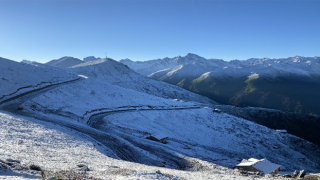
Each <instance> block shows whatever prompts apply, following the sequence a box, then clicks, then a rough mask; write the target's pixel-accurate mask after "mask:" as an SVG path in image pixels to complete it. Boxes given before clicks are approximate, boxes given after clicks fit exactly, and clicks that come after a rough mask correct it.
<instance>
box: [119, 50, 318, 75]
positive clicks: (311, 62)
mask: <svg viewBox="0 0 320 180" xmlns="http://www.w3.org/2000/svg"><path fill="white" fill-rule="evenodd" d="M120 62H122V63H124V64H126V65H128V66H129V67H130V68H132V69H133V70H135V71H137V72H139V73H141V74H143V75H146V76H148V75H150V74H152V73H154V72H157V71H161V70H164V69H172V70H173V69H174V68H176V67H178V66H180V65H187V64H192V65H193V66H199V67H201V69H202V70H201V71H202V73H204V72H208V71H213V72H216V73H217V74H219V73H223V74H229V75H233V73H234V71H233V70H236V71H237V74H239V75H241V74H245V75H246V76H247V75H248V73H251V72H255V73H259V74H275V73H276V74H284V73H290V74H298V75H299V74H301V75H304V76H306V75H314V74H316V75H319V74H320V57H301V56H295V57H289V58H281V59H269V58H251V59H248V60H232V61H223V60H221V59H205V58H203V57H201V56H198V55H196V54H191V53H189V54H187V55H186V56H184V57H182V56H177V57H174V58H164V59H156V60H149V61H143V62H142V61H130V60H120ZM238 71H240V72H238ZM168 73H172V72H170V71H168ZM199 73H200V72H199ZM202 73H201V74H202Z"/></svg>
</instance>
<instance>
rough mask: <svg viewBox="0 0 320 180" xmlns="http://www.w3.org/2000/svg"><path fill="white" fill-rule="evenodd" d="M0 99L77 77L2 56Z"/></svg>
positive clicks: (0, 61) (0, 59)
mask: <svg viewBox="0 0 320 180" xmlns="http://www.w3.org/2000/svg"><path fill="white" fill-rule="evenodd" d="M0 64H1V66H0V87H1V91H0V101H3V100H5V99H7V98H10V97H12V96H16V95H19V94H22V93H24V92H26V91H30V90H33V89H38V88H41V87H45V86H48V85H52V84H57V83H61V82H65V81H70V80H73V79H77V78H78V77H77V76H76V75H73V74H69V73H67V72H65V71H63V70H59V69H55V68H50V67H47V66H39V65H37V64H25V63H18V62H15V61H11V60H8V59H4V58H0Z"/></svg>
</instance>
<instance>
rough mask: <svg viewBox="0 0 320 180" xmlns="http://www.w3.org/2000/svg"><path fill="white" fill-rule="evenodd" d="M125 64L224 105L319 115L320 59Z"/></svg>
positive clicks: (176, 59) (189, 58)
mask: <svg viewBox="0 0 320 180" xmlns="http://www.w3.org/2000/svg"><path fill="white" fill-rule="evenodd" d="M120 62H122V63H123V64H125V65H127V66H129V67H130V68H131V69H133V70H135V71H136V72H138V73H140V74H142V75H145V76H148V77H150V78H153V79H157V80H161V81H164V82H168V83H171V84H174V85H178V86H180V87H182V88H184V89H187V90H190V91H193V92H196V93H198V94H202V95H204V96H207V97H209V98H211V99H213V100H215V101H217V102H219V103H221V104H229V105H235V106H240V107H247V106H254V107H265V108H272V109H279V110H283V111H286V112H294V113H298V114H320V108H319V103H318V102H320V96H318V93H319V92H320V57H301V56H295V57H289V58H282V59H269V58H262V59H261V58H252V59H248V60H233V61H223V60H221V59H205V58H203V57H200V56H198V55H196V54H191V53H190V54H187V55H186V56H184V57H182V56H177V57H174V58H163V59H156V60H150V61H143V62H142V61H131V60H129V59H125V60H120Z"/></svg>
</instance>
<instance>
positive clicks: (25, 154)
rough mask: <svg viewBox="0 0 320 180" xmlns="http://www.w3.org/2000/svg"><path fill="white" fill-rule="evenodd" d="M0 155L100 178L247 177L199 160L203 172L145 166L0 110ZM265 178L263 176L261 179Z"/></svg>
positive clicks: (16, 173)
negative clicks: (78, 170) (84, 171)
mask: <svg viewBox="0 0 320 180" xmlns="http://www.w3.org/2000/svg"><path fill="white" fill-rule="evenodd" d="M0 124H1V129H0V139H1V141H0V157H1V159H8V158H10V159H14V160H20V161H21V164H22V165H30V164H35V165H38V166H40V167H41V168H42V169H44V170H45V171H60V170H71V169H73V168H75V167H76V165H77V164H86V165H87V166H88V167H89V169H90V171H88V172H87V173H89V175H90V176H93V177H95V178H102V179H199V178H200V179H251V177H245V176H241V175H240V174H239V172H238V171H236V170H230V169H226V168H223V167H220V166H217V165H215V164H212V163H208V162H205V161H201V160H199V159H192V158H189V160H190V161H193V162H198V163H199V164H201V165H202V166H204V167H206V168H205V170H203V171H180V170H173V169H167V168H161V167H153V166H146V165H141V164H137V163H131V162H126V161H121V160H117V159H114V158H110V157H108V148H106V147H104V146H101V145H99V143H98V142H96V141H95V140H93V139H92V138H90V137H88V136H86V135H83V134H81V133H78V132H76V131H73V130H71V129H68V128H65V127H61V126H59V125H55V124H52V123H46V122H42V121H39V120H36V119H32V118H26V117H21V116H16V115H12V114H8V113H6V112H3V111H1V112H0ZM39 178H40V173H39V172H36V171H30V170H28V171H26V170H24V171H21V170H8V171H6V172H0V179H39ZM264 179H266V178H264Z"/></svg>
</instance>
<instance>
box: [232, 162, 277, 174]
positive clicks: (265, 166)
mask: <svg viewBox="0 0 320 180" xmlns="http://www.w3.org/2000/svg"><path fill="white" fill-rule="evenodd" d="M237 166H252V167H254V168H255V169H257V170H259V171H261V172H263V173H265V174H269V173H272V172H273V171H274V170H276V169H278V168H279V167H280V165H278V164H274V163H272V162H270V161H268V160H267V159H260V160H258V159H255V158H250V159H244V160H242V161H241V163H240V164H238V165H237Z"/></svg>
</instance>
